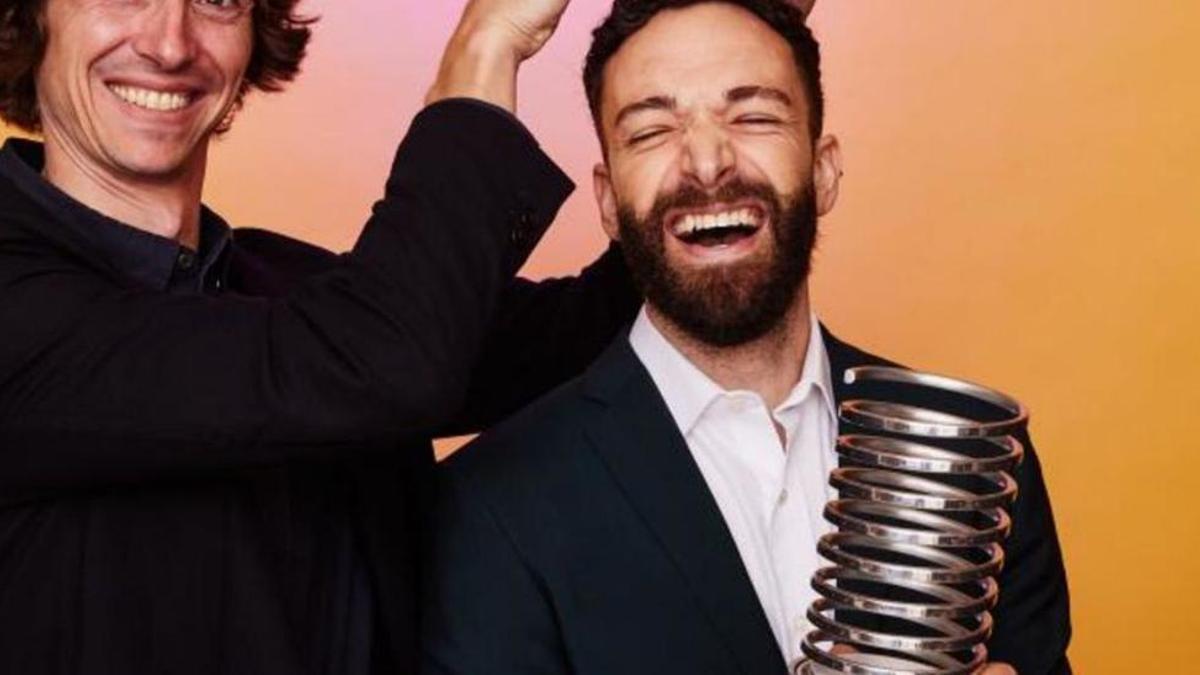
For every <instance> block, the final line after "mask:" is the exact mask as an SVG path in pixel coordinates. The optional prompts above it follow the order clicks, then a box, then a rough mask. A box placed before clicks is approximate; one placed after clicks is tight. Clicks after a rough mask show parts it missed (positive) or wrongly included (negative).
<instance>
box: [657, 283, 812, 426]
mask: <svg viewBox="0 0 1200 675" xmlns="http://www.w3.org/2000/svg"><path fill="white" fill-rule="evenodd" d="M809 307H810V306H809V300H808V285H807V284H805V285H804V286H802V287H801V288H800V290H798V291H797V293H796V300H795V302H793V303H792V306H791V307H790V308H789V309H788V311H787V313H786V314H785V315H784V317H783V319H782V320H781V321H779V323H778V324H777V325H776V326H775V327H774V328H772V329H771V330H769V331H767V333H766V334H764V335H762V336H761V337H759V338H757V339H754V340H751V341H750V342H746V343H744V344H740V345H735V346H732V347H714V346H713V345H710V344H707V343H704V342H701V341H699V340H697V339H696V338H694V337H692V336H691V335H689V334H688V333H686V332H685V331H684V330H683V329H681V328H679V327H678V326H677V325H675V324H674V323H673V322H671V321H670V320H669V319H667V318H666V317H665V316H663V315H662V314H661V313H659V312H658V310H656V309H655V308H654V306H653V305H647V306H646V314H647V316H648V317H649V319H650V321H651V322H652V323H653V324H654V326H655V327H656V328H658V330H659V331H660V332H662V334H663V336H664V337H666V339H667V341H668V342H670V343H671V344H672V345H673V346H674V347H675V348H676V349H678V350H679V352H680V353H681V354H683V355H684V356H685V357H686V358H687V359H688V360H689V361H691V362H692V363H693V364H695V366H696V367H697V368H699V369H700V371H701V372H703V373H704V374H705V375H707V376H708V377H709V379H711V380H712V381H713V382H716V383H717V384H718V385H720V386H721V387H722V388H724V389H743V390H749V391H753V392H755V393H757V394H758V395H759V396H761V397H762V398H763V400H764V401H765V402H766V403H767V406H768V407H770V408H772V409H773V408H775V407H776V406H778V405H779V404H781V403H783V401H784V399H786V398H787V396H788V394H789V393H790V392H791V391H792V388H794V387H795V386H796V383H797V382H799V381H800V375H801V373H803V372H804V359H805V356H806V354H807V353H808V340H809V335H810V332H811V331H813V330H816V327H815V326H814V325H813V323H812V314H811V310H810V309H809Z"/></svg>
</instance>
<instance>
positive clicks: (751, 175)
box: [737, 137, 812, 195]
mask: <svg viewBox="0 0 1200 675" xmlns="http://www.w3.org/2000/svg"><path fill="white" fill-rule="evenodd" d="M737 152H738V170H739V171H740V172H741V174H742V176H743V177H744V178H747V179H750V180H760V181H766V182H767V183H768V184H769V185H771V186H772V187H773V188H775V190H776V191H777V192H779V193H780V194H784V195H792V194H796V193H797V192H798V191H799V189H800V187H801V186H802V185H803V184H804V183H805V182H806V181H809V180H811V179H812V149H811V148H809V147H808V145H806V144H805V143H802V142H798V141H796V140H795V139H792V138H787V137H778V138H770V137H763V138H753V139H746V140H743V141H740V142H739V143H738V144H737Z"/></svg>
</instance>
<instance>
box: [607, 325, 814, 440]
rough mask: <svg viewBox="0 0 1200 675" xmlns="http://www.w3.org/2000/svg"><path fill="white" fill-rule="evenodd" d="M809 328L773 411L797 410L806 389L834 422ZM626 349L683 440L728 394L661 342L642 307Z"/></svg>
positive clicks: (655, 327)
mask: <svg viewBox="0 0 1200 675" xmlns="http://www.w3.org/2000/svg"><path fill="white" fill-rule="evenodd" d="M811 326H812V329H811V330H810V331H809V337H808V347H807V348H806V351H805V356H804V369H803V371H801V373H800V379H799V380H798V381H797V382H796V385H795V386H794V387H793V388H792V390H791V392H790V393H789V394H788V396H787V398H786V399H784V402H783V403H782V404H780V405H779V407H778V408H777V409H776V410H779V411H783V410H786V409H788V408H791V407H794V406H796V405H799V403H800V402H801V401H803V400H804V398H805V397H806V396H807V395H808V391H809V389H810V388H812V389H815V390H816V391H817V393H818V396H819V398H820V400H821V405H822V408H823V409H824V410H825V411H826V412H827V413H828V414H829V415H831V416H834V417H836V414H835V411H834V404H833V382H832V381H831V380H830V375H829V374H830V370H831V369H830V366H829V355H828V353H827V352H826V350H825V340H824V339H823V338H822V336H821V326H820V324H819V323H818V322H817V318H816V315H812V316H811ZM629 344H630V346H631V347H632V348H633V352H634V354H636V355H637V357H638V359H639V360H640V361H641V362H642V365H644V366H645V367H646V370H647V371H648V372H649V373H650V378H651V379H652V380H654V384H655V386H656V387H657V388H658V391H659V393H660V394H661V395H662V397H663V400H664V401H666V404H667V409H668V410H670V412H671V417H673V418H674V420H675V424H676V426H678V427H679V430H680V432H681V433H682V434H683V435H684V436H687V434H688V433H690V432H691V430H692V428H693V427H694V426H695V425H696V422H697V421H699V419H700V417H701V415H703V414H704V411H705V409H706V408H708V406H709V405H710V404H711V403H712V402H713V400H714V399H716V398H718V397H719V396H722V395H724V394H726V393H728V392H727V391H726V390H725V389H723V388H721V386H720V385H719V384H717V383H716V382H713V381H712V379H711V378H709V377H708V376H707V375H705V374H704V373H703V372H702V371H701V370H700V369H699V368H697V367H696V365H695V364H693V363H692V362H691V361H689V360H688V358H687V357H686V356H684V355H683V354H682V353H681V352H680V351H679V350H678V349H676V348H675V345H672V344H671V343H670V341H668V340H667V338H666V336H664V335H663V334H662V332H661V331H659V330H658V327H657V326H655V325H654V323H653V322H651V321H650V317H649V315H647V313H646V307H645V306H644V305H643V306H642V309H641V311H640V312H638V316H637V319H636V320H635V321H634V322H633V327H632V328H630V330H629Z"/></svg>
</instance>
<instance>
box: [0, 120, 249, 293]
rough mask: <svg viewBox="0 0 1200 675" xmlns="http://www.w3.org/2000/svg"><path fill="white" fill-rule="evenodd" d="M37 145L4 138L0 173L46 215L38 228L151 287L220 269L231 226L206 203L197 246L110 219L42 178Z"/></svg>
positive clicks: (196, 279)
mask: <svg viewBox="0 0 1200 675" xmlns="http://www.w3.org/2000/svg"><path fill="white" fill-rule="evenodd" d="M44 163H45V155H44V152H43V148H42V144H41V143H37V142H35V141H30V140H24V139H17V138H10V139H8V140H7V141H6V142H5V143H4V147H3V149H0V175H2V176H4V177H6V178H8V179H9V180H10V181H11V182H12V183H13V184H14V185H15V186H16V188H17V189H18V190H20V191H21V192H22V193H23V194H24V195H25V196H26V197H28V198H29V199H31V200H33V201H34V202H35V203H36V204H37V205H38V206H39V207H41V208H42V210H44V211H45V212H46V213H48V214H49V215H50V218H48V219H46V221H43V222H39V223H38V226H39V228H41V229H42V232H43V233H44V234H46V235H47V236H49V237H51V238H53V239H54V240H56V241H58V242H60V243H62V244H64V245H66V246H68V247H71V248H73V249H76V250H81V251H83V252H84V253H85V254H86V255H85V258H87V259H88V260H90V261H92V262H93V263H99V264H101V265H103V266H104V267H105V268H106V270H107V271H108V272H109V273H111V274H114V275H118V276H121V277H124V278H126V279H127V280H129V281H132V282H134V283H135V284H138V285H142V286H147V287H149V288H153V289H156V290H167V289H168V288H172V287H174V286H177V285H183V286H190V285H192V284H194V285H195V287H196V288H197V289H198V288H200V287H202V285H203V282H204V279H205V277H206V276H208V275H210V274H220V273H222V272H223V271H224V268H225V264H224V259H225V258H226V257H227V253H226V251H227V249H228V248H229V245H230V239H231V236H230V234H231V230H230V228H229V225H227V224H226V223H225V221H224V220H222V219H221V218H220V217H219V216H217V215H216V214H215V213H213V212H212V211H211V210H209V209H208V208H207V207H203V206H202V207H201V211H200V250H199V251H198V252H193V251H189V250H187V249H186V248H184V247H183V246H181V245H180V244H179V243H178V242H176V241H174V240H172V239H168V238H166V237H161V236H159V235H156V234H152V233H150V232H146V231H144V230H140V229H138V228H135V227H133V226H131V225H127V224H125V223H122V222H120V221H117V220H114V219H112V218H109V217H108V216H105V215H104V214H102V213H100V212H98V211H96V210H94V209H91V208H89V207H88V206H86V205H84V204H83V203H81V202H79V201H77V200H75V199H74V198H72V197H71V196H70V195H68V194H67V193H65V192H63V191H62V190H59V189H58V188H57V187H55V186H54V185H52V184H51V183H50V182H49V181H47V180H46V179H45V178H43V177H42V166H43V165H44Z"/></svg>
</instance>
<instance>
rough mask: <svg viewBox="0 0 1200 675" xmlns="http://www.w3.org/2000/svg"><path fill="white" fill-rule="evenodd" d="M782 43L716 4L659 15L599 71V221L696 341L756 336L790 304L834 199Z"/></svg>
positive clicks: (658, 305) (659, 305) (833, 165)
mask: <svg viewBox="0 0 1200 675" xmlns="http://www.w3.org/2000/svg"><path fill="white" fill-rule="evenodd" d="M801 78H802V75H801V74H800V72H799V71H798V69H797V66H796V61H795V58H794V55H793V53H792V50H791V47H790V46H789V45H788V43H787V41H786V40H784V39H783V38H782V37H781V36H780V35H779V34H778V33H777V32H775V31H774V30H773V29H772V28H771V27H770V26H769V25H767V24H766V23H764V22H763V21H762V20H760V19H759V18H758V17H756V16H754V15H753V14H752V13H750V12H749V11H747V10H745V9H742V8H739V7H736V6H733V5H730V4H726V3H721V2H710V3H701V4H696V5H691V6H688V7H685V8H681V9H668V10H663V11H661V12H659V13H658V14H657V15H655V16H654V18H652V19H651V20H650V21H649V22H648V23H647V24H646V25H645V26H644V27H643V28H642V29H641V30H639V31H638V32H637V33H634V34H633V35H632V36H630V37H629V38H628V40H626V41H625V42H624V44H622V45H621V47H620V48H619V49H618V50H617V51H616V53H615V54H614V55H613V56H612V58H611V59H610V60H609V61H608V63H607V64H606V65H605V68H604V79H603V88H602V96H601V99H600V107H599V113H600V114H599V126H600V129H601V133H602V136H603V141H604V143H603V145H604V148H605V158H606V161H605V163H604V164H603V165H600V166H597V168H596V175H595V178H596V196H597V200H598V202H599V205H600V209H601V214H602V218H603V221H604V224H605V229H606V231H607V232H608V233H609V235H610V236H611V237H613V238H615V239H620V240H621V241H622V244H623V247H624V248H625V250H626V254H627V256H628V258H629V261H630V265H631V268H633V271H634V274H635V275H636V276H637V277H638V279H639V282H640V283H641V285H642V287H643V290H644V292H645V293H646V296H647V299H648V301H649V303H650V305H651V307H652V308H654V309H656V310H658V311H659V312H660V313H661V314H663V315H664V316H665V317H666V318H667V319H668V320H671V321H673V322H674V323H676V324H678V325H679V326H680V327H681V328H683V329H684V330H686V331H687V332H688V333H690V334H692V335H693V336H694V337H696V338H699V339H701V340H702V341H704V342H708V343H710V344H714V345H718V346H726V345H731V344H739V343H742V342H745V341H747V340H751V339H753V338H755V337H758V336H760V335H762V334H763V333H764V332H766V331H767V330H769V329H770V328H771V327H772V325H774V324H775V323H777V322H778V320H779V319H780V318H781V317H782V316H783V315H784V313H785V312H786V310H787V309H788V308H789V307H790V306H791V305H792V303H793V302H795V301H796V300H797V298H798V297H799V294H800V292H801V290H802V288H803V286H804V282H805V279H806V277H807V273H808V264H809V257H810V253H811V249H812V245H813V242H814V240H815V233H816V218H817V216H818V215H821V214H824V213H825V212H827V211H828V210H829V209H830V208H832V206H833V203H834V201H835V199H836V195H837V178H838V175H839V174H840V156H839V153H838V147H837V142H836V140H835V139H833V138H832V137H824V138H821V139H819V140H817V141H814V139H813V138H812V136H811V132H810V131H809V123H808V122H809V120H808V103H807V98H806V95H805V87H804V82H803V81H802V79H801Z"/></svg>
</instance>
